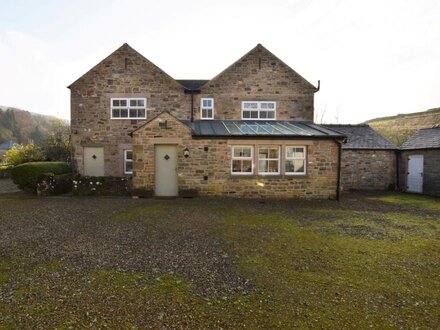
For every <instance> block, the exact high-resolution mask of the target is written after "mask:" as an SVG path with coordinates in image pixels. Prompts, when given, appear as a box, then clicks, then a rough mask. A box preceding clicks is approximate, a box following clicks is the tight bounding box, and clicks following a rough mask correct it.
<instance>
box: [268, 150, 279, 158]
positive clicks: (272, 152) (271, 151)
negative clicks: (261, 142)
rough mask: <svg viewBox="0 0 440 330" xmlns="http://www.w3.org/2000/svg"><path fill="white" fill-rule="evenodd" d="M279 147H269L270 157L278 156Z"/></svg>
mask: <svg viewBox="0 0 440 330" xmlns="http://www.w3.org/2000/svg"><path fill="white" fill-rule="evenodd" d="M278 150H279V149H278V148H271V149H269V158H278Z"/></svg>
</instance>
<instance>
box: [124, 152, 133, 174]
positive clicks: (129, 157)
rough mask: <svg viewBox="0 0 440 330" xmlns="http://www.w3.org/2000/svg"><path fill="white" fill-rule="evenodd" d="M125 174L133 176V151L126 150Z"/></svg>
mask: <svg viewBox="0 0 440 330" xmlns="http://www.w3.org/2000/svg"><path fill="white" fill-rule="evenodd" d="M124 173H125V174H133V151H132V150H124Z"/></svg>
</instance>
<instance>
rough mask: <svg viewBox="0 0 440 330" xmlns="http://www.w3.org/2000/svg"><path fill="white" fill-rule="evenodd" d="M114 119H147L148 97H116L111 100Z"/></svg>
mask: <svg viewBox="0 0 440 330" xmlns="http://www.w3.org/2000/svg"><path fill="white" fill-rule="evenodd" d="M110 102H111V104H110V106H111V118H112V119H146V118H147V99H146V98H115V99H111V100H110Z"/></svg>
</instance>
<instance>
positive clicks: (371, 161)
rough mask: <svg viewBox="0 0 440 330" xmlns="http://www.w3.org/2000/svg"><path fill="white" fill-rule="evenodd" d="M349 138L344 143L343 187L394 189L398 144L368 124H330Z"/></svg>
mask: <svg viewBox="0 0 440 330" xmlns="http://www.w3.org/2000/svg"><path fill="white" fill-rule="evenodd" d="M326 127H327V128H330V129H332V130H334V131H337V132H340V133H341V134H344V135H345V136H346V137H347V138H346V140H345V143H343V144H342V159H341V186H342V189H343V190H345V191H347V190H388V189H390V190H393V189H394V188H395V187H396V172H397V161H396V155H397V154H396V151H397V147H396V146H395V145H394V144H392V143H391V142H390V141H388V140H387V139H385V138H384V137H383V136H382V135H380V134H379V133H377V132H376V131H375V130H373V129H372V128H371V127H370V126H368V125H366V124H360V125H326Z"/></svg>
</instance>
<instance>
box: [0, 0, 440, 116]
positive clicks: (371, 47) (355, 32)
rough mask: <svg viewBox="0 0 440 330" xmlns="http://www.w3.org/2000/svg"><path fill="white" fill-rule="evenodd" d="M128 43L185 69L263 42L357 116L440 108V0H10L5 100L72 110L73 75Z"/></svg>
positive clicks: (200, 72)
mask: <svg viewBox="0 0 440 330" xmlns="http://www.w3.org/2000/svg"><path fill="white" fill-rule="evenodd" d="M125 42H127V43H128V44H130V46H132V47H133V48H134V49H136V50H137V51H139V52H140V53H141V54H143V55H144V56H145V57H146V58H148V59H149V60H150V61H152V62H153V63H155V64H156V65H157V66H159V67H160V68H162V69H163V70H164V71H165V72H167V73H168V74H169V75H171V76H172V77H173V78H175V79H210V78H212V77H214V76H215V75H217V74H218V73H220V72H221V71H222V70H224V69H225V68H226V67H228V66H229V65H230V64H232V63H233V62H234V61H236V60H237V59H239V58H240V57H241V56H242V55H244V54H245V53H246V52H248V51H249V50H250V49H252V48H253V47H255V45H256V44H258V43H261V44H263V45H264V46H265V47H266V48H268V49H269V50H270V51H271V52H272V53H274V54H275V55H276V56H278V57H279V58H280V59H282V60H283V61H284V62H285V63H287V64H288V65H289V66H291V67H292V68H293V69H294V70H295V71H297V72H298V73H299V74H301V75H302V76H303V77H304V78H306V79H307V80H308V81H309V82H311V83H312V84H314V85H315V86H316V85H317V82H318V80H321V90H320V91H319V92H318V93H316V94H315V118H316V122H318V123H321V122H325V123H351V124H356V123H360V122H363V121H365V120H368V119H372V118H376V117H383V116H389V115H395V114H398V113H410V112H417V111H424V110H427V109H429V108H434V107H440V1H438V0H417V1H416V0H414V1H398V0H320V1H317V0H271V1H269V0H265V1H260V0H255V1H245V0H221V1H219V0H216V1H215V0H214V1H210V0H198V1H193V0H184V1H178V0H161V1H157V0H155V1H149V0H143V1H142V0H138V1H137V0H94V1H93V0H87V1H85V0H77V1H72V0H70V1H62V0H57V1H56V0H41V1H31V0H29V1H22V0H14V1H9V0H0V105H3V106H12V107H18V108H21V109H25V110H28V111H32V112H37V113H42V114H48V115H54V116H57V117H60V118H64V119H69V118H70V92H69V89H67V86H68V85H69V84H70V83H72V82H73V81H75V80H76V79H77V78H79V77H80V76H82V75H83V74H84V73H85V72H87V71H88V70H89V69H91V68H92V67H93V66H94V65H96V64H97V63H98V62H99V61H101V60H102V59H103V58H105V57H106V56H108V55H109V54H110V53H112V52H113V51H114V50H116V49H117V48H118V47H120V46H121V45H122V44H123V43H125Z"/></svg>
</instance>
